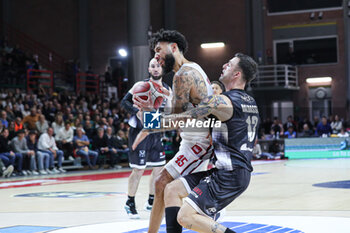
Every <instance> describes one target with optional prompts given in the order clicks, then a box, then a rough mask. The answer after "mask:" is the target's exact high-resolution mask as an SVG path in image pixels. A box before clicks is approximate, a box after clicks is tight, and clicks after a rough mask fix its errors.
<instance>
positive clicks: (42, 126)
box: [35, 114, 49, 134]
mask: <svg viewBox="0 0 350 233" xmlns="http://www.w3.org/2000/svg"><path fill="white" fill-rule="evenodd" d="M35 125H36V129H37V130H38V132H39V134H43V133H45V132H46V131H47V129H48V128H49V124H48V123H47V120H46V119H45V115H44V114H41V115H40V116H39V120H38V121H37V122H35Z"/></svg>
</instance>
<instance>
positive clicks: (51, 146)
mask: <svg viewBox="0 0 350 233" xmlns="http://www.w3.org/2000/svg"><path fill="white" fill-rule="evenodd" d="M38 150H39V151H42V152H44V153H49V154H50V165H49V166H50V169H51V171H52V172H54V173H60V172H61V173H64V172H66V171H65V170H64V169H63V168H62V159H63V152H62V151H61V150H59V149H58V148H57V146H56V142H55V138H54V137H53V128H51V127H49V128H48V129H47V132H46V133H43V134H42V135H41V136H40V137H39V141H38ZM55 158H57V161H58V163H57V167H58V168H57V169H56V168H55V164H54V160H55Z"/></svg>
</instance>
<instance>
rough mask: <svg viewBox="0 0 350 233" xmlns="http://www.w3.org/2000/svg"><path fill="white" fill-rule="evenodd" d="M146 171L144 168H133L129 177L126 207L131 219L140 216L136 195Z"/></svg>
mask: <svg viewBox="0 0 350 233" xmlns="http://www.w3.org/2000/svg"><path fill="white" fill-rule="evenodd" d="M144 171H145V170H144V169H137V168H133V169H132V172H131V174H130V176H129V178H128V200H127V201H126V203H125V206H124V208H125V210H126V212H127V214H128V215H129V217H130V218H131V219H138V218H140V216H139V215H138V213H137V210H136V204H135V195H136V192H137V189H138V187H139V183H140V179H141V177H142V175H143V172H144Z"/></svg>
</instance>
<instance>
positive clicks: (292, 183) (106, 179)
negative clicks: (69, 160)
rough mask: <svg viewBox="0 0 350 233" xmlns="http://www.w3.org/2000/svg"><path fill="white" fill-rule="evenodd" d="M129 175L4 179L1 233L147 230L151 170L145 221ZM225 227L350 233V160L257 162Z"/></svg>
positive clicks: (143, 186) (141, 197) (144, 185)
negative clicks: (129, 211)
mask: <svg viewBox="0 0 350 233" xmlns="http://www.w3.org/2000/svg"><path fill="white" fill-rule="evenodd" d="M129 172H130V170H129V169H127V168H124V169H122V170H104V171H94V172H70V173H67V174H64V175H51V176H32V177H25V178H23V177H20V178H11V179H0V233H12V232H33V233H35V232H145V228H146V227H147V223H148V218H149V213H148V212H146V211H144V210H143V205H144V203H145V201H146V200H147V198H148V181H149V173H150V171H146V174H145V175H144V176H143V177H142V180H141V182H140V186H139V190H138V192H137V195H136V205H137V208H138V211H139V214H140V216H141V219H140V220H129V219H128V216H127V215H126V213H125V211H124V208H123V206H124V204H125V201H126V191H127V176H128V175H129ZM223 222H224V223H225V224H228V226H229V227H232V229H234V230H235V231H237V232H255V233H256V232H277V233H279V232H332V233H343V232H344V233H350V159H320V160H291V161H287V160H285V161H272V162H264V161H258V162H254V172H253V175H252V179H251V183H250V186H249V187H248V189H247V191H246V192H244V193H243V194H242V195H241V196H240V197H239V198H238V199H236V200H235V201H234V202H233V203H232V204H230V205H229V206H228V207H227V208H226V215H225V218H224V219H223ZM225 224H224V225H225ZM230 224H231V225H230ZM239 224H241V225H239ZM254 227H255V228H254ZM278 227H279V228H278ZM161 229H164V227H162V228H161ZM269 229H271V230H270V231H269ZM288 230H289V231H288ZM160 232H164V230H161V231H160Z"/></svg>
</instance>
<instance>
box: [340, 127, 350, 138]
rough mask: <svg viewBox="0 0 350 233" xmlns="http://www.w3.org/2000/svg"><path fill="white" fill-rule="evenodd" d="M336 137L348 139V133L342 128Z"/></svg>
mask: <svg viewBox="0 0 350 233" xmlns="http://www.w3.org/2000/svg"><path fill="white" fill-rule="evenodd" d="M337 136H338V137H340V138H346V137H349V133H348V132H346V131H345V129H344V128H343V127H342V128H341V129H340V132H339V133H338V134H337Z"/></svg>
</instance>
